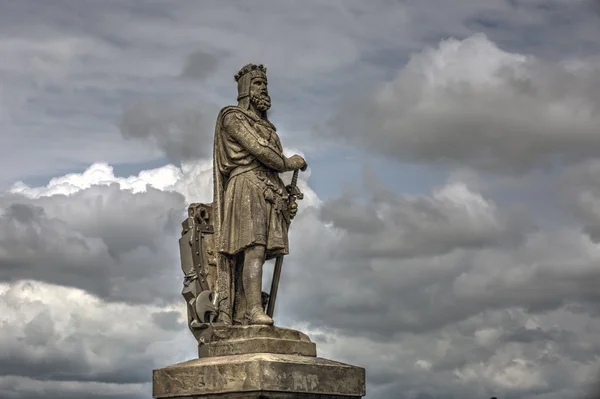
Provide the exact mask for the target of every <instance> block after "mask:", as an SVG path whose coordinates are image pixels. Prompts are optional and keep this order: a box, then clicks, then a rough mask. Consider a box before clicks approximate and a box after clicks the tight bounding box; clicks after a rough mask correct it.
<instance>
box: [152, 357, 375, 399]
mask: <svg viewBox="0 0 600 399" xmlns="http://www.w3.org/2000/svg"><path fill="white" fill-rule="evenodd" d="M364 395H365V370H364V369H363V368H360V367H356V366H351V365H348V364H344V363H339V362H334V361H332V360H327V359H323V358H319V357H310V356H297V355H282V354H273V353H251V354H244V355H232V356H218V357H207V358H202V359H194V360H190V361H187V362H183V363H179V364H175V365H172V366H168V367H165V368H162V369H158V370H154V373H153V384H152V396H153V397H154V398H180V399H223V398H228V399H259V398H261V399H292V398H304V399H346V398H347V399H350V398H352V399H357V398H360V397H362V396H364Z"/></svg>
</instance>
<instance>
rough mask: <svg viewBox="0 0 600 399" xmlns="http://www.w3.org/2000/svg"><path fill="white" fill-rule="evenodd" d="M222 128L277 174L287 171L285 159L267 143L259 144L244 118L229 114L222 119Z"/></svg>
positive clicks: (232, 113) (234, 113)
mask: <svg viewBox="0 0 600 399" xmlns="http://www.w3.org/2000/svg"><path fill="white" fill-rule="evenodd" d="M223 128H224V129H225V131H226V132H227V134H228V135H229V136H230V137H232V138H233V139H234V140H235V141H237V142H238V143H239V144H240V145H242V146H243V147H244V148H245V149H246V150H247V151H248V152H249V153H250V154H252V155H254V156H255V157H256V158H258V160H259V161H260V162H262V163H263V164H265V165H266V166H268V167H269V168H271V169H274V170H276V171H277V172H286V171H288V170H289V169H288V165H287V158H286V157H285V156H284V155H283V153H281V152H280V151H277V150H276V149H274V148H272V147H271V146H269V145H268V144H267V143H260V140H259V139H258V138H257V135H256V133H254V131H253V130H252V127H251V126H250V125H249V123H248V121H247V120H246V118H244V117H243V116H242V115H240V114H238V113H236V112H230V113H228V114H227V115H225V116H224V118H223Z"/></svg>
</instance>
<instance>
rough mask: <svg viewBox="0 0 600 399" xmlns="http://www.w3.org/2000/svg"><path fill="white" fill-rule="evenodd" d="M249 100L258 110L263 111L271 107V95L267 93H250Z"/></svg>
mask: <svg viewBox="0 0 600 399" xmlns="http://www.w3.org/2000/svg"><path fill="white" fill-rule="evenodd" d="M250 101H251V102H252V103H253V104H254V106H255V107H256V108H257V109H258V110H259V111H262V112H265V111H268V110H269V108H271V97H269V95H268V94H267V93H251V94H250Z"/></svg>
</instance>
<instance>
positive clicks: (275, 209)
mask: <svg viewBox="0 0 600 399" xmlns="http://www.w3.org/2000/svg"><path fill="white" fill-rule="evenodd" d="M235 80H236V81H237V84H238V104H237V105H235V106H228V107H225V108H223V109H222V110H221V112H219V115H218V117H217V123H216V128H215V137H214V197H213V202H212V203H211V204H197V203H194V204H191V205H190V206H189V208H188V218H187V219H186V220H185V221H184V222H183V224H182V227H183V231H182V237H181V238H180V239H179V245H180V252H181V267H182V270H183V273H184V281H183V291H182V295H183V297H184V298H185V300H186V305H187V314H188V326H189V328H190V330H191V331H192V333H193V334H194V337H195V338H196V339H197V341H198V358H197V359H192V360H188V361H186V362H182V363H178V364H174V365H171V366H167V367H163V368H160V369H155V370H154V371H153V377H152V397H154V398H174V397H177V398H198V399H200V398H202V399H222V398H226V397H232V398H233V397H235V398H239V399H293V398H294V399H295V398H305V399H360V398H361V397H363V396H364V395H365V370H364V369H363V368H360V367H356V366H352V365H348V364H343V363H340V362H335V361H332V360H328V359H324V358H320V357H317V348H316V345H315V343H314V342H312V341H311V340H310V338H309V337H308V336H307V335H306V334H304V333H302V332H300V331H296V330H293V329H289V328H282V327H277V326H274V325H273V324H274V323H273V318H272V316H273V312H274V307H275V298H276V294H277V288H278V284H279V276H280V273H281V266H282V262H283V257H284V256H285V255H287V254H288V253H289V244H288V228H289V226H290V222H291V221H292V219H293V218H294V216H295V215H296V211H297V205H296V200H299V199H302V193H301V192H300V191H299V190H298V188H297V187H296V183H297V179H298V171H299V170H305V169H306V167H307V165H306V161H305V160H304V159H303V158H302V157H301V156H299V155H293V156H291V157H289V158H288V157H286V156H285V155H284V154H283V150H282V146H281V143H280V141H279V137H278V135H277V132H276V130H275V126H273V124H272V123H271V122H270V121H269V119H268V117H267V111H268V110H269V107H270V106H271V99H270V98H269V94H268V91H267V75H266V69H265V68H264V67H263V66H262V65H253V64H248V65H246V66H244V67H243V68H242V69H241V70H240V71H239V72H238V74H237V75H236V76H235ZM287 171H293V177H292V180H291V183H290V184H289V185H287V186H285V185H284V183H283V182H282V181H281V179H280V177H279V174H280V173H282V172H287ZM272 258H275V259H276V261H275V270H274V273H273V282H272V284H271V290H270V292H269V294H266V293H264V292H262V287H261V285H262V273H263V264H264V262H265V260H267V259H272Z"/></svg>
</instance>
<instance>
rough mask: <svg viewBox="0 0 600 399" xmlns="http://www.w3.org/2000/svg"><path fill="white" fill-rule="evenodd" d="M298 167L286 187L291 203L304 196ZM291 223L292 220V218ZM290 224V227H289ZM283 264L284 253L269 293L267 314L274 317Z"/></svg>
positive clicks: (276, 263) (276, 260) (278, 262)
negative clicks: (299, 182)
mask: <svg viewBox="0 0 600 399" xmlns="http://www.w3.org/2000/svg"><path fill="white" fill-rule="evenodd" d="M297 183H298V169H296V170H295V171H294V174H293V176H292V182H291V183H290V185H289V186H287V187H286V189H287V191H288V198H289V199H290V205H291V204H292V203H295V202H296V200H301V199H303V198H304V194H302V192H301V191H300V190H299V189H298V186H297ZM290 223H291V220H290ZM289 228H290V227H289V225H288V229H289ZM282 266H283V255H279V256H278V257H277V258H276V259H275V269H273V280H272V281H271V292H270V293H269V303H268V304H267V316H269V317H271V318H272V317H273V313H274V312H275V300H276V299H277V290H278V289H279V279H280V278H281V268H282Z"/></svg>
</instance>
